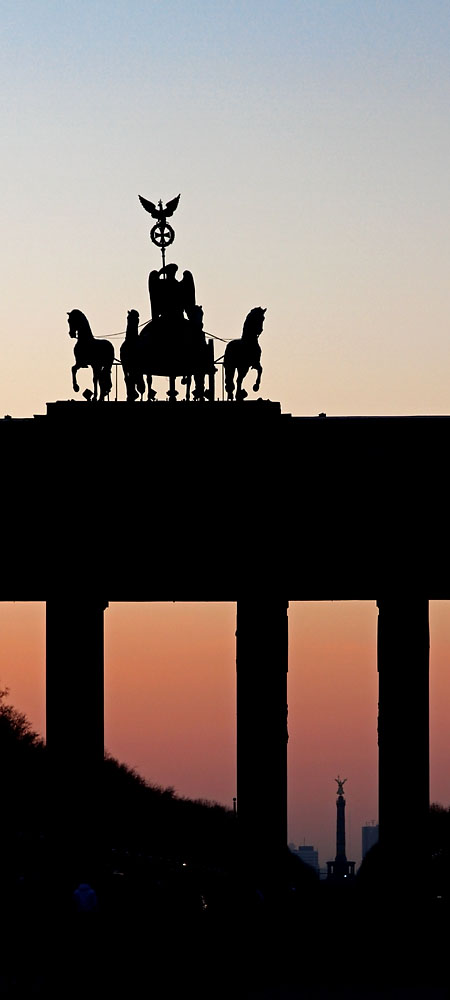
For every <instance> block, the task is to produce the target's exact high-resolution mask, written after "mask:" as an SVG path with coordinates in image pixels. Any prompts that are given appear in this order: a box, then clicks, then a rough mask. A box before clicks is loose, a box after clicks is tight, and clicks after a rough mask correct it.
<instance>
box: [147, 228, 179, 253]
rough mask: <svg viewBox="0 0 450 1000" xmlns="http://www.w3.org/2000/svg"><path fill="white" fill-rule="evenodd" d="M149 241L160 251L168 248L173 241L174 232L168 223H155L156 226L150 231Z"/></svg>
mask: <svg viewBox="0 0 450 1000" xmlns="http://www.w3.org/2000/svg"><path fill="white" fill-rule="evenodd" d="M150 239H151V241H152V243H154V244H155V246H156V247H159V249H160V250H164V249H165V248H166V247H170V245H171V243H173V241H174V239H175V230H174V229H172V226H169V225H168V223H167V222H166V223H163V222H157V223H156V226H153V229H151V230H150Z"/></svg>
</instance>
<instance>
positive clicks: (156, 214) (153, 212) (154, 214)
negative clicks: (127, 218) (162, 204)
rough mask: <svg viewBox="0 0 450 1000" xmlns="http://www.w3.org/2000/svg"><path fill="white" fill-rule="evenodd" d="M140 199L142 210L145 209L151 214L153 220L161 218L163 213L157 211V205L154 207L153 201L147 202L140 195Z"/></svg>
mask: <svg viewBox="0 0 450 1000" xmlns="http://www.w3.org/2000/svg"><path fill="white" fill-rule="evenodd" d="M138 198H139V201H140V203H141V205H142V208H145V211H146V212H150V215H151V216H152V217H153V219H159V218H160V217H161V212H160V211H159V210H158V209H157V207H156V205H154V204H153V202H152V201H147V199H146V198H142V197H141V195H140V194H139V195H138Z"/></svg>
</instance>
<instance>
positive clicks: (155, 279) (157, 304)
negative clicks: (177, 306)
mask: <svg viewBox="0 0 450 1000" xmlns="http://www.w3.org/2000/svg"><path fill="white" fill-rule="evenodd" d="M148 293H149V295H150V309H151V313H152V320H155V319H157V318H158V316H160V315H161V281H160V279H159V271H150V274H149V276H148Z"/></svg>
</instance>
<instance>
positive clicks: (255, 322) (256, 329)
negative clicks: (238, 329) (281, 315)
mask: <svg viewBox="0 0 450 1000" xmlns="http://www.w3.org/2000/svg"><path fill="white" fill-rule="evenodd" d="M265 314H266V310H265V309H263V308H262V306H255V308H254V309H250V312H249V313H248V315H247V316H246V317H245V320H244V326H243V329H242V337H243V338H244V339H245V340H246V339H247V338H249V339H253V338H255V337H256V338H257V337H259V336H260V335H261V334H262V328H263V324H264V320H265Z"/></svg>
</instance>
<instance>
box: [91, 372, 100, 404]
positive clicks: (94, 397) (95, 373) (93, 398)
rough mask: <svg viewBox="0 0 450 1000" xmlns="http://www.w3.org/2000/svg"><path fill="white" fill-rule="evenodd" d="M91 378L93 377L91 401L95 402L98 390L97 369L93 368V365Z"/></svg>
mask: <svg viewBox="0 0 450 1000" xmlns="http://www.w3.org/2000/svg"><path fill="white" fill-rule="evenodd" d="M92 378H93V381H94V395H93V397H92V402H93V403H96V402H97V392H98V381H99V370H98V368H94V366H92Z"/></svg>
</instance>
